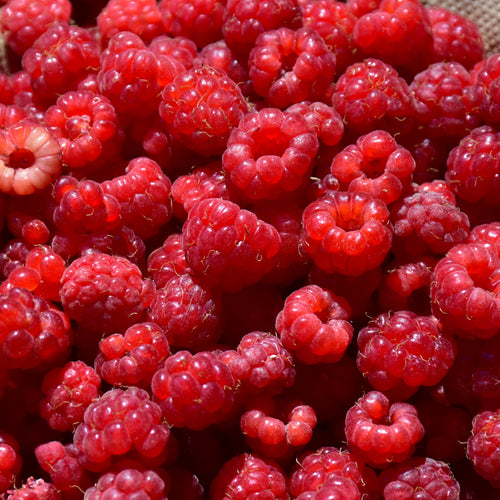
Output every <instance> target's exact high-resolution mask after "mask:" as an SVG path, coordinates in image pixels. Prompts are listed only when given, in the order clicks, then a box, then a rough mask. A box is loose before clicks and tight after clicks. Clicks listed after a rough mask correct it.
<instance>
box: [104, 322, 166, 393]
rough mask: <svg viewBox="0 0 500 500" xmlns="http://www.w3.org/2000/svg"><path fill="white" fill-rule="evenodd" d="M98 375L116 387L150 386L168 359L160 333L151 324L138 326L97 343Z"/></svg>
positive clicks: (163, 337)
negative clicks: (154, 376) (152, 379)
mask: <svg viewBox="0 0 500 500" xmlns="http://www.w3.org/2000/svg"><path fill="white" fill-rule="evenodd" d="M99 351H100V352H99V354H98V355H97V356H96V358H95V369H96V371H97V373H98V374H99V375H100V376H101V377H102V378H103V380H105V381H106V382H108V384H111V385H115V386H126V385H129V386H131V385H135V386H137V387H145V386H149V384H150V383H151V378H152V377H153V375H154V374H155V373H156V371H157V370H159V369H160V368H161V366H162V365H163V362H164V361H165V359H167V357H168V356H170V347H169V345H168V341H167V338H166V337H165V334H164V333H163V330H162V329H161V328H160V327H159V326H158V325H156V324H154V323H137V324H135V325H132V326H131V327H129V328H127V330H126V331H125V333H124V334H123V335H122V334H120V333H114V334H113V335H109V336H108V337H105V338H104V339H102V340H101V341H100V342H99Z"/></svg>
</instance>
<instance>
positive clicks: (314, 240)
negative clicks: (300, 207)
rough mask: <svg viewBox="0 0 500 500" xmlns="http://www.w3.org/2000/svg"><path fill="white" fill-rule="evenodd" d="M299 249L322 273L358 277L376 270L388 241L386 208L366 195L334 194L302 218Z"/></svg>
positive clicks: (316, 204)
mask: <svg viewBox="0 0 500 500" xmlns="http://www.w3.org/2000/svg"><path fill="white" fill-rule="evenodd" d="M302 223H303V225H304V229H303V231H302V249H303V251H304V252H306V253H307V254H308V255H310V256H311V257H312V259H313V261H314V263H315V264H316V265H317V266H318V267H319V268H320V269H322V270H324V271H326V272H329V273H333V272H339V273H341V274H346V275H349V276H351V275H352V276H358V275H360V274H363V273H364V272H366V271H369V270H372V269H375V268H376V267H378V266H379V265H380V264H381V263H382V261H383V260H384V258H385V256H386V255H387V253H388V251H389V249H390V246H391V241H392V228H391V226H390V223H389V211H388V209H387V205H386V204H385V203H384V202H383V201H382V200H380V199H379V198H373V197H372V196H371V195H369V194H368V193H362V192H345V191H337V192H333V193H331V194H329V195H326V196H324V197H322V198H320V199H318V200H317V201H314V202H312V203H311V204H309V205H308V206H307V207H306V208H305V210H304V213H303V215H302Z"/></svg>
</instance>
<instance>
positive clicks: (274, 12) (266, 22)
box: [222, 0, 301, 56]
mask: <svg viewBox="0 0 500 500" xmlns="http://www.w3.org/2000/svg"><path fill="white" fill-rule="evenodd" d="M300 25H301V23H300V11H299V6H298V3H297V0H271V1H270V2H266V3H261V2H252V3H250V4H249V3H245V2H244V1H243V0H228V2H227V4H226V14H225V20H224V24H223V26H222V34H223V36H224V40H225V41H226V43H227V46H228V47H229V48H230V49H231V50H233V51H234V52H235V53H237V54H241V55H242V56H248V54H249V53H250V51H251V50H252V48H253V46H254V45H255V41H256V39H257V37H258V36H259V35H260V34H261V33H264V32H265V31H269V30H273V29H278V28H282V27H285V28H290V29H297V28H299V27H300Z"/></svg>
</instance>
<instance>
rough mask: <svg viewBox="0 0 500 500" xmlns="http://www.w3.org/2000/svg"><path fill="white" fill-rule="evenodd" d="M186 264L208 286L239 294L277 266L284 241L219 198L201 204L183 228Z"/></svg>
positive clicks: (268, 226) (249, 214)
mask: <svg viewBox="0 0 500 500" xmlns="http://www.w3.org/2000/svg"><path fill="white" fill-rule="evenodd" d="M182 234H183V240H184V250H185V252H186V261H187V263H188V265H189V266H190V267H191V268H192V269H193V271H194V272H195V273H196V274H197V275H199V276H200V278H201V279H203V281H204V283H206V284H207V285H208V286H215V287H218V288H220V289H221V290H223V291H226V292H228V291H230V292H236V291H238V290H241V289H242V288H244V287H245V286H248V285H251V284H253V283H256V282H257V281H259V280H260V279H261V278H262V277H263V276H264V275H265V274H266V273H267V272H269V271H270V270H271V269H272V268H273V266H274V258H275V256H276V254H277V253H278V251H279V247H280V237H279V234H278V232H277V231H276V229H275V228H274V227H273V226H271V225H270V224H267V223H265V222H263V221H261V220H259V219H258V218H257V217H256V216H255V215H254V214H253V213H252V212H249V211H247V210H244V209H241V208H240V207H239V206H238V205H236V204H235V203H232V202H230V201H226V200H221V199H218V198H208V199H206V200H203V201H201V202H200V203H198V204H197V205H195V207H193V208H192V209H191V211H190V212H189V216H188V219H187V221H186V222H185V224H184V226H183V228H182Z"/></svg>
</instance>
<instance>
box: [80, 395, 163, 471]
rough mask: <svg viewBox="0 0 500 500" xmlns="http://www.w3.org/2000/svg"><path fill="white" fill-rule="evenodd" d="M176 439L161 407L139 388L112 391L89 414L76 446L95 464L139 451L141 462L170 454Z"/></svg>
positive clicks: (96, 401)
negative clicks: (169, 450)
mask: <svg viewBox="0 0 500 500" xmlns="http://www.w3.org/2000/svg"><path fill="white" fill-rule="evenodd" d="M171 439H172V437H171V433H170V428H169V426H168V424H167V423H166V422H164V421H163V419H162V416H161V409H160V407H159V406H158V405H157V404H156V403H154V402H153V401H150V398H149V394H148V393H147V392H146V391H144V390H142V389H138V388H137V387H129V388H128V389H111V390H109V391H107V392H105V393H104V394H103V395H102V396H101V397H100V398H98V399H97V400H95V401H94V402H93V403H91V404H90V405H89V406H88V408H87V409H86V410H85V415H84V421H83V422H82V423H81V424H80V425H79V426H78V427H77V428H76V430H75V433H74V435H73V442H74V444H75V445H76V447H77V448H78V450H79V451H80V452H81V453H82V454H83V455H84V456H85V458H87V459H88V460H90V461H91V462H95V463H102V462H104V461H106V460H107V459H108V458H110V457H111V456H112V455H116V456H121V455H124V454H126V453H128V452H129V451H131V450H135V451H136V452H137V453H138V455H139V457H140V458H141V459H144V458H155V457H158V456H160V455H163V454H164V453H165V452H167V453H168V446H167V445H168V442H169V441H170V440H171Z"/></svg>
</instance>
